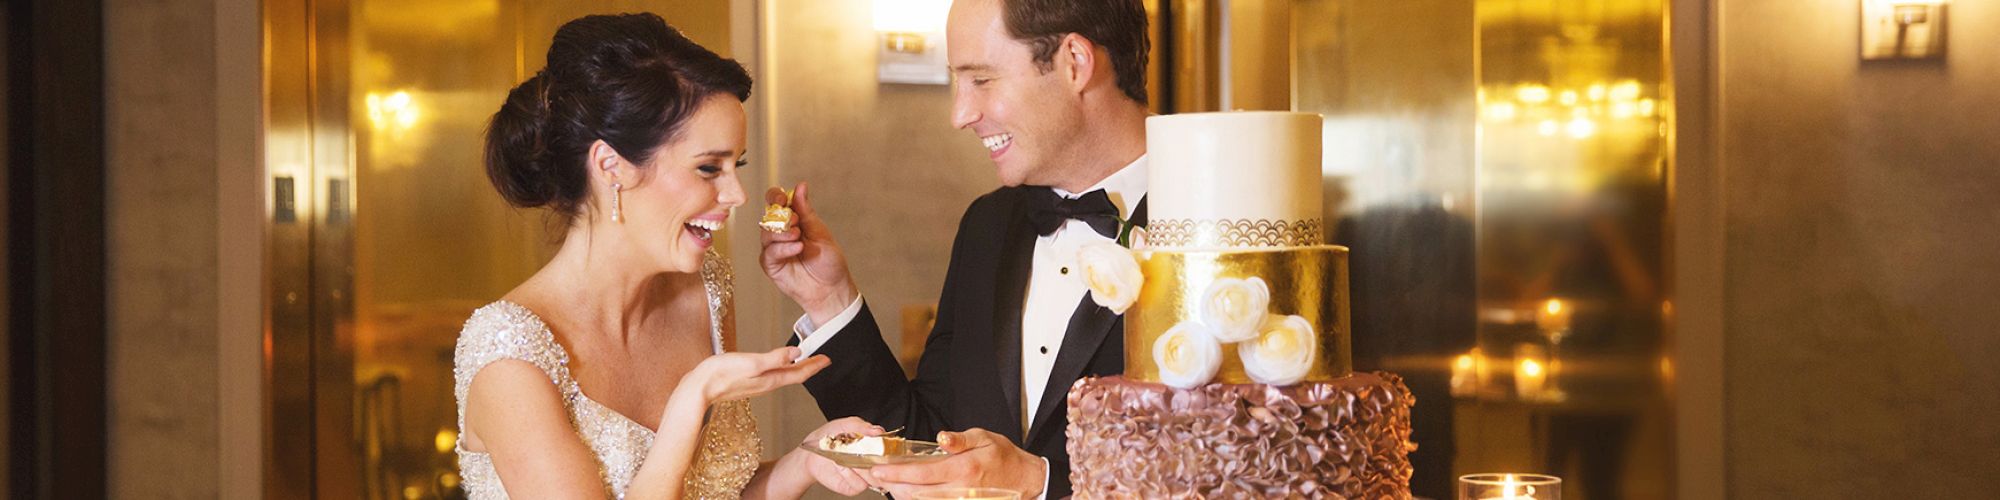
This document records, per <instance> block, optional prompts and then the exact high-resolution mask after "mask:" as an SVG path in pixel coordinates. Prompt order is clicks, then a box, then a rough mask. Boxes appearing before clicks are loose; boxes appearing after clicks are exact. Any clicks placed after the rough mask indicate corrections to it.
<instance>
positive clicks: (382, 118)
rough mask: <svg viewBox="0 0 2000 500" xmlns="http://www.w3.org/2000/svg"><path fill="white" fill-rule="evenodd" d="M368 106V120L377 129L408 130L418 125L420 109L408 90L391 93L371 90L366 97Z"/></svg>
mask: <svg viewBox="0 0 2000 500" xmlns="http://www.w3.org/2000/svg"><path fill="white" fill-rule="evenodd" d="M364 100H365V101H366V102H367V106H368V122H369V123H370V124H372V125H374V126H375V130H392V131H397V132H401V131H406V130H409V129H411V128H413V127H416V126H417V118H418V116H419V111H418V110H417V104H416V100H415V99H413V98H411V97H410V93H409V92H407V91H402V90H398V91H396V92H393V93H390V94H389V95H386V96H384V95H382V94H378V93H375V92H369V93H368V97H366V98H365V99H364Z"/></svg>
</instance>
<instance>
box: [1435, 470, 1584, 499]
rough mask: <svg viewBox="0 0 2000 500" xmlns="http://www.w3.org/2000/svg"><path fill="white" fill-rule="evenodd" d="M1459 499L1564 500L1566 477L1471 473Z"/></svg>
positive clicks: (1462, 479) (1462, 483) (1460, 482)
mask: <svg viewBox="0 0 2000 500" xmlns="http://www.w3.org/2000/svg"><path fill="white" fill-rule="evenodd" d="M1458 500H1562V478H1559V477H1555V476H1545V475H1541V474H1469V475H1465V476H1460V477H1459V478H1458Z"/></svg>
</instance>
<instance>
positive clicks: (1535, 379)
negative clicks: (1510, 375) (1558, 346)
mask: <svg viewBox="0 0 2000 500" xmlns="http://www.w3.org/2000/svg"><path fill="white" fill-rule="evenodd" d="M1548 376H1549V374H1548V372H1547V371H1545V370H1543V368H1542V363H1541V362H1539V361H1535V360H1533V359H1523V360H1521V363H1520V364H1519V365H1518V366H1516V367H1515V368H1514V394H1515V395H1517V396H1520V397H1521V399H1524V400H1532V399H1537V398H1539V397H1541V395H1542V385H1543V383H1545V382H1547V381H1548Z"/></svg>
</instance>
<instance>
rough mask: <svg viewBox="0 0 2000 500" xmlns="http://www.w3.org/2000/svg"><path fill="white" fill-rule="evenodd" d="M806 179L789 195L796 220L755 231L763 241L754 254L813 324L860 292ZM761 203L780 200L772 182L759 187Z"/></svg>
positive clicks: (835, 312)
mask: <svg viewBox="0 0 2000 500" xmlns="http://www.w3.org/2000/svg"><path fill="white" fill-rule="evenodd" d="M806 187H807V186H806V184H805V183H803V182H802V183H799V185H798V190H796V191H794V194H793V196H792V200H791V208H792V213H793V215H794V217H795V218H796V220H795V221H794V222H795V223H794V224H793V225H792V227H790V228H786V229H785V230H784V232H779V233H772V232H770V231H759V233H760V234H761V235H762V236H761V239H762V241H763V243H764V251H763V254H762V255H761V256H760V258H759V259H758V260H759V261H760V262H761V263H763V265H764V274H765V275H767V276H770V277H771V281H773V282H775V283H777V285H778V290H779V291H782V292H784V293H785V295H786V296H789V297H791V298H792V300H793V301H795V302H798V303H799V306H800V307H803V308H805V310H806V315H807V316H809V317H811V318H812V320H813V322H814V323H815V324H826V321H827V320H829V319H832V318H833V317H834V316H836V315H839V314H840V311H841V310H843V309H847V306H848V305H849V304H852V303H854V298H855V297H856V296H859V295H860V292H859V291H857V290H856V288H855V286H854V279H853V277H852V276H850V275H848V274H847V258H846V257H845V256H843V255H842V254H841V252H840V245H838V244H835V243H834V241H833V233H832V231H830V230H828V229H827V227H826V222H824V221H821V220H820V218H819V212H818V211H817V210H813V206H812V199H811V197H810V196H808V194H809V193H807V192H806ZM764 201H765V203H784V202H785V192H784V190H781V189H778V188H776V187H773V188H771V189H768V190H765V192H764Z"/></svg>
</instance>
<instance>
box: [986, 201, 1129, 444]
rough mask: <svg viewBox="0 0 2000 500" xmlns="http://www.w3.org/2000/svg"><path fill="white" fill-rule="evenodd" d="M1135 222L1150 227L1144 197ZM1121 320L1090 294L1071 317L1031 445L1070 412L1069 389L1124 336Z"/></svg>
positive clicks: (1038, 411)
mask: <svg viewBox="0 0 2000 500" xmlns="http://www.w3.org/2000/svg"><path fill="white" fill-rule="evenodd" d="M1132 222H1133V223H1134V224H1137V225H1138V226H1140V227H1145V226H1146V199H1145V198H1144V197H1141V198H1139V204H1138V206H1136V207H1133V209H1132ZM1119 318H1120V316H1119V315H1117V314H1114V313H1112V312H1111V310H1110V309H1107V308H1105V307H1103V306H1099V305H1097V301H1096V300H1094V299H1092V298H1090V294H1088V293H1086V294H1084V296H1083V301H1082V302H1081V303H1079V304H1077V305H1076V312H1074V313H1071V314H1070V317H1069V330H1068V331H1067V332H1066V333H1064V334H1063V344H1062V350H1061V351H1058V352H1057V353H1056V363H1055V367H1054V368H1053V369H1051V370H1049V383H1048V386H1046V388H1044V389H1043V390H1042V402H1041V404H1040V405H1039V406H1036V410H1035V415H1034V417H1033V420H1030V422H1033V423H1034V425H1033V426H1031V427H1029V429H1028V439H1029V440H1030V441H1029V442H1033V441H1032V440H1034V439H1039V438H1040V436H1041V435H1042V434H1043V433H1045V432H1049V430H1048V429H1044V427H1047V426H1048V425H1047V424H1048V421H1049V418H1050V417H1051V416H1053V415H1054V414H1055V412H1057V411H1068V404H1067V403H1066V402H1065V400H1066V398H1067V396H1068V395H1069V387H1070V385H1071V384H1074V383H1076V379H1078V378H1081V377H1082V376H1083V369H1084V367H1086V366H1089V365H1090V359H1091V358H1092V357H1094V356H1096V355H1097V350H1098V348H1099V347H1101V346H1103V345H1104V339H1105V338H1107V337H1110V336H1111V335H1123V334H1124V332H1123V331H1114V330H1123V329H1122V328H1115V327H1117V326H1119V325H1122V324H1123V323H1121V322H1119V321H1118V320H1119ZM1017 366H1018V365H1017Z"/></svg>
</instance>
